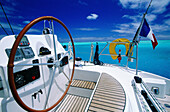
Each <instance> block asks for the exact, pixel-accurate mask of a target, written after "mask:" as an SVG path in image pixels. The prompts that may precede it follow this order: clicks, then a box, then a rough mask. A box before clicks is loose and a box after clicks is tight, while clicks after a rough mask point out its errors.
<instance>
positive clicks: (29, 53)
mask: <svg viewBox="0 0 170 112" xmlns="http://www.w3.org/2000/svg"><path fill="white" fill-rule="evenodd" d="M5 51H6V54H7V55H8V57H9V56H10V53H11V49H5ZM34 56H35V54H34V52H33V50H32V48H31V47H23V48H17V51H16V54H15V58H14V61H20V60H22V59H23V58H25V59H28V58H33V57H34Z"/></svg>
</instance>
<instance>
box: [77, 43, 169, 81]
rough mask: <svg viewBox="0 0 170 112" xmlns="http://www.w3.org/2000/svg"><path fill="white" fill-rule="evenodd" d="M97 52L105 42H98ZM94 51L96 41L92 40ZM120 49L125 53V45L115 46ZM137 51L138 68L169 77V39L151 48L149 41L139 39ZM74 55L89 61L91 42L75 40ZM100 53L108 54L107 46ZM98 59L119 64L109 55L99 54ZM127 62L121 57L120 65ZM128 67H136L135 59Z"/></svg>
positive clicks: (117, 49) (125, 58)
mask: <svg viewBox="0 0 170 112" xmlns="http://www.w3.org/2000/svg"><path fill="white" fill-rule="evenodd" d="M98 44H99V53H100V52H101V51H102V49H103V48H104V47H105V46H106V44H107V43H106V42H99V43H98ZM93 45H94V51H95V48H96V42H93ZM119 49H121V51H122V52H121V54H122V55H123V54H125V51H126V50H125V47H124V46H123V45H119V46H116V52H117V53H118V51H119ZM138 50H139V52H138V59H139V60H138V69H139V70H143V71H147V72H151V73H155V74H157V75H160V76H163V77H166V78H169V79H170V40H159V41H158V46H157V47H156V48H155V50H153V48H152V44H151V41H141V42H140V43H139V49H138ZM75 51H76V57H81V58H82V59H83V60H86V61H89V57H90V51H91V43H90V42H76V43H75ZM134 51H135V52H134V54H133V57H136V50H134ZM102 54H109V46H107V47H106V49H105V50H104V51H103V53H102ZM99 59H100V61H102V62H104V63H109V64H119V63H118V60H113V59H112V58H111V56H106V55H101V56H100V57H99ZM126 64H127V57H122V60H121V63H120V64H119V65H120V66H124V65H126ZM128 65H129V67H130V68H135V67H136V60H134V61H133V62H129V64H128Z"/></svg>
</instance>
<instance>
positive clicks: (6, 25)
mask: <svg viewBox="0 0 170 112" xmlns="http://www.w3.org/2000/svg"><path fill="white" fill-rule="evenodd" d="M1 25H2V26H3V27H4V29H6V31H10V27H9V25H8V23H1ZM12 28H13V30H14V32H15V33H16V32H20V31H21V30H22V29H23V28H24V27H23V26H21V25H16V24H12ZM10 32H11V31H10ZM28 32H29V33H30V32H31V33H41V32H42V31H41V30H38V29H34V28H31V29H29V30H28Z"/></svg>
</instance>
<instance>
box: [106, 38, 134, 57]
mask: <svg viewBox="0 0 170 112" xmlns="http://www.w3.org/2000/svg"><path fill="white" fill-rule="evenodd" d="M119 42H120V43H119ZM121 42H122V43H121ZM129 44H130V41H129V40H128V39H126V38H119V39H116V40H114V41H112V43H110V46H109V52H110V54H111V57H112V59H113V60H115V59H117V57H118V54H117V53H116V51H115V48H116V46H117V45H125V47H126V54H127V53H128V50H129ZM131 51H132V49H130V52H131Z"/></svg>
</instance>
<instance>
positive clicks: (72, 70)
mask: <svg viewBox="0 0 170 112" xmlns="http://www.w3.org/2000/svg"><path fill="white" fill-rule="evenodd" d="M43 20H47V21H50V22H51V26H52V27H51V29H48V28H45V29H44V31H43V34H42V35H28V34H26V33H27V31H28V30H29V29H30V28H31V27H32V26H34V25H35V24H37V23H38V22H40V21H43ZM53 22H57V23H59V24H60V25H61V26H62V27H64V29H65V30H66V32H67V34H68V36H69V38H70V43H67V48H65V46H63V45H62V44H61V43H60V42H59V40H58V37H57V35H55V34H54V27H53ZM50 32H51V33H50ZM122 40H123V42H124V39H122ZM117 41H118V40H117ZM117 41H115V42H117ZM127 42H128V43H129V41H126V42H125V44H126V43H127ZM113 47H115V44H114V45H113ZM126 47H127V48H129V44H128V45H126ZM110 50H111V52H112V51H113V49H112V48H110ZM130 51H132V50H131V49H130ZM113 52H114V51H113ZM0 53H1V55H0V59H1V61H0V112H11V111H12V112H23V111H32V112H43V111H44V112H47V111H51V112H54V111H55V112H67V111H71V112H84V111H86V112H87V111H88V112H93V111H102V112H104V111H124V112H139V111H149V112H151V111H166V110H165V109H164V108H163V107H162V106H161V104H159V103H158V101H157V100H156V98H155V97H154V95H153V94H152V92H149V91H150V90H151V88H153V87H154V90H153V92H154V94H155V95H157V96H158V97H164V96H165V95H168V94H170V91H169V90H170V87H168V86H167V85H168V84H170V81H169V80H168V79H165V78H161V77H159V76H155V75H153V74H148V73H146V72H142V71H141V72H140V74H141V76H136V74H135V72H136V71H135V70H134V69H130V68H126V67H120V66H115V65H109V64H108V65H106V64H105V65H95V64H93V63H90V62H87V63H86V64H85V62H84V61H82V60H81V59H80V58H76V57H75V47H74V42H73V39H72V36H71V34H70V32H69V30H68V29H67V27H66V26H65V25H64V24H63V23H62V22H61V21H60V20H58V19H57V18H54V17H51V16H44V17H40V18H37V19H35V20H33V21H31V22H30V23H29V24H28V25H27V26H25V27H24V28H23V30H22V31H21V32H20V33H19V35H17V36H16V35H10V36H6V37H4V38H2V39H1V40H0ZM113 54H115V52H114V53H113ZM97 57H98V56H97ZM115 57H116V58H117V54H116V56H115V55H112V58H115ZM119 59H120V57H119ZM96 62H97V61H96ZM82 63H84V64H82ZM97 63H98V62H97ZM79 65H81V66H79ZM82 65H83V66H82ZM146 74H147V75H146ZM142 76H143V77H144V78H145V79H151V78H154V79H155V80H157V81H155V82H153V84H152V83H151V82H150V81H148V84H150V86H149V89H146V88H147V87H146V86H145V83H144V82H143V79H142V78H141V77H142ZM146 82H147V81H146ZM168 98H169V97H168ZM146 99H149V100H146ZM148 102H149V103H148Z"/></svg>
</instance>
